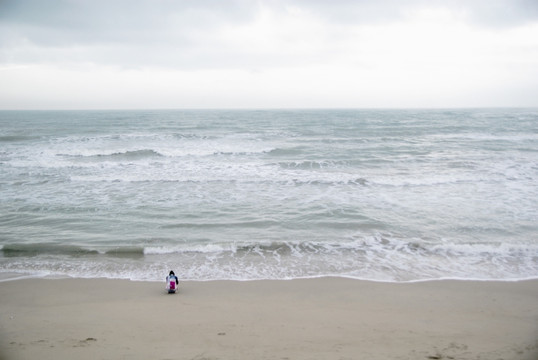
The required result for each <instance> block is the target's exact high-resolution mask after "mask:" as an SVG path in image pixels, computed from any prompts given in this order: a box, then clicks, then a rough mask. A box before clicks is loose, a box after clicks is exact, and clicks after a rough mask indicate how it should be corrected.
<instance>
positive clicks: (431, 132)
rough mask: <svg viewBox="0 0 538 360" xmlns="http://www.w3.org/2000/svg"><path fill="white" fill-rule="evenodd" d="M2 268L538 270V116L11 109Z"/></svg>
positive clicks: (452, 274)
mask: <svg viewBox="0 0 538 360" xmlns="http://www.w3.org/2000/svg"><path fill="white" fill-rule="evenodd" d="M0 248H1V250H0V272H3V273H10V274H19V275H32V276H72V277H90V278H93V277H108V278H121V279H133V280H159V281H161V280H163V279H164V277H165V276H166V274H167V273H168V271H169V270H174V271H175V272H176V274H177V275H178V276H179V277H180V279H183V280H214V279H234V280H253V279H292V278H308V277H320V276H339V277H351V278H360V279H370V280H377V281H396V282H399V281H416V280H426V279H439V278H463V279H502V280H512V279H522V278H533V277H538V109H462V110H259V111H254V110H160V111H2V112H0Z"/></svg>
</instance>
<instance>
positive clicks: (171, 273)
mask: <svg viewBox="0 0 538 360" xmlns="http://www.w3.org/2000/svg"><path fill="white" fill-rule="evenodd" d="M168 275H176V274H174V272H173V271H172V270H170V274H168Z"/></svg>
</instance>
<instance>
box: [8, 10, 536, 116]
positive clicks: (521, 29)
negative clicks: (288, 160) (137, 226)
mask: <svg viewBox="0 0 538 360" xmlns="http://www.w3.org/2000/svg"><path fill="white" fill-rule="evenodd" d="M492 106H495V107H537V106H538V1H537V0H371V1H367V0H354V1H353V0H326V1H322V0H267V1H264V0H258V1H254V0H253V1H248V0H47V1H44V0H0V109H160V108H168V109H169V108H180V109H181V108H239V109H241V108H249V109H252V108H453V107H492Z"/></svg>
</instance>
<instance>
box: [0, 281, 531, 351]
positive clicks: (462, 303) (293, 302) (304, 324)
mask: <svg viewBox="0 0 538 360" xmlns="http://www.w3.org/2000/svg"><path fill="white" fill-rule="evenodd" d="M0 299H1V305H0V335H1V340H0V341H1V349H2V351H1V353H0V358H1V359H3V360H5V359H7V360H10V359H77V360H83V359H198V360H201V359H290V360H292V359H430V360H431V359H494V360H498V359H504V360H514V359H518V360H519V359H520V360H536V359H538V306H537V305H536V303H537V299H538V281H537V280H530V281H520V282H477V281H432V282H420V283H405V284H395V283H375V282H365V281H358V280H351V279H342V278H321V279H309V280H291V281H251V282H233V281H213V282H181V283H180V292H179V293H178V294H174V295H168V294H166V293H165V291H164V283H151V282H132V281H123V280H106V279H85V280H79V279H60V280H53V279H25V280H15V281H7V282H2V283H0Z"/></svg>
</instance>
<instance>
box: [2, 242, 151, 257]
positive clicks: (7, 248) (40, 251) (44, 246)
mask: <svg viewBox="0 0 538 360" xmlns="http://www.w3.org/2000/svg"><path fill="white" fill-rule="evenodd" d="M0 251H2V253H3V254H4V256H5V257H35V256H38V255H59V256H62V255H65V256H74V257H82V256H97V255H107V256H115V257H137V256H143V255H144V248H142V247H134V246H124V247H112V248H103V249H102V250H97V249H92V248H88V247H84V246H78V245H70V244H56V243H32V244H5V245H3V247H2V248H1V249H0Z"/></svg>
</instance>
